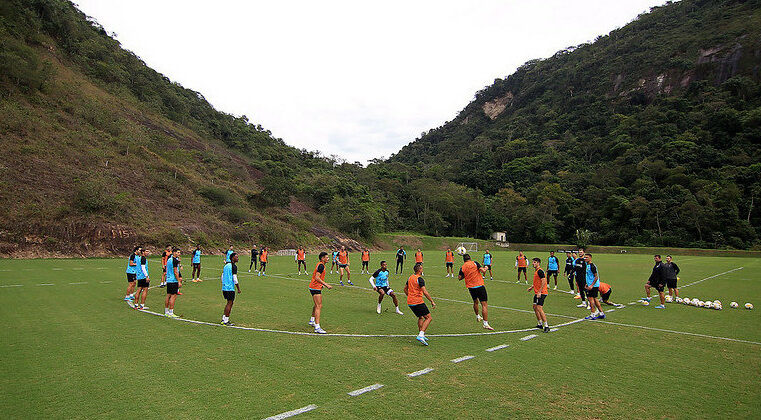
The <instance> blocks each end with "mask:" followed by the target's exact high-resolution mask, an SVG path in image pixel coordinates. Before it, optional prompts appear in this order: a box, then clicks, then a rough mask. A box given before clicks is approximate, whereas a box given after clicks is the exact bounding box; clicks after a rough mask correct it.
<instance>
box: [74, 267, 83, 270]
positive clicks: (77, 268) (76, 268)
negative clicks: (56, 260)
mask: <svg viewBox="0 0 761 420" xmlns="http://www.w3.org/2000/svg"><path fill="white" fill-rule="evenodd" d="M72 270H76V271H82V270H84V268H82V267H74V268H72Z"/></svg>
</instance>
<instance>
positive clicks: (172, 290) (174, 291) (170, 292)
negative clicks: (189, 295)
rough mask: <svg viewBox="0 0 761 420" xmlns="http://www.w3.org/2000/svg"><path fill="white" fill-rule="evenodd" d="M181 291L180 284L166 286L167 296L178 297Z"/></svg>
mask: <svg viewBox="0 0 761 420" xmlns="http://www.w3.org/2000/svg"><path fill="white" fill-rule="evenodd" d="M179 291H180V284H179V283H167V284H166V294H168V295H176V294H177V292H179Z"/></svg>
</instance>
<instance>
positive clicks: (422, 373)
mask: <svg viewBox="0 0 761 420" xmlns="http://www.w3.org/2000/svg"><path fill="white" fill-rule="evenodd" d="M431 372H433V368H425V369H421V370H417V371H415V372H412V373H408V374H407V376H409V377H410V378H414V377H416V376H420V375H425V374H426V373H431Z"/></svg>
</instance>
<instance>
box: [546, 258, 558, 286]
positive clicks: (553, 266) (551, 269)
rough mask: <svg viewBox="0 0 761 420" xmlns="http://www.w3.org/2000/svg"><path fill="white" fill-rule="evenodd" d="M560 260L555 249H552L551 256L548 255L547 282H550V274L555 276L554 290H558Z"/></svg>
mask: <svg viewBox="0 0 761 420" xmlns="http://www.w3.org/2000/svg"><path fill="white" fill-rule="evenodd" d="M559 269H560V267H559V261H558V257H556V256H555V251H550V256H549V257H547V283H548V284H549V282H550V276H555V287H554V288H553V289H552V290H558V270H559Z"/></svg>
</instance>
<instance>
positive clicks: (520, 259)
mask: <svg viewBox="0 0 761 420" xmlns="http://www.w3.org/2000/svg"><path fill="white" fill-rule="evenodd" d="M515 266H516V267H518V281H516V283H520V282H521V272H523V280H525V281H526V284H528V274H526V267H528V257H527V256H525V255H523V251H518V256H517V257H515Z"/></svg>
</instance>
